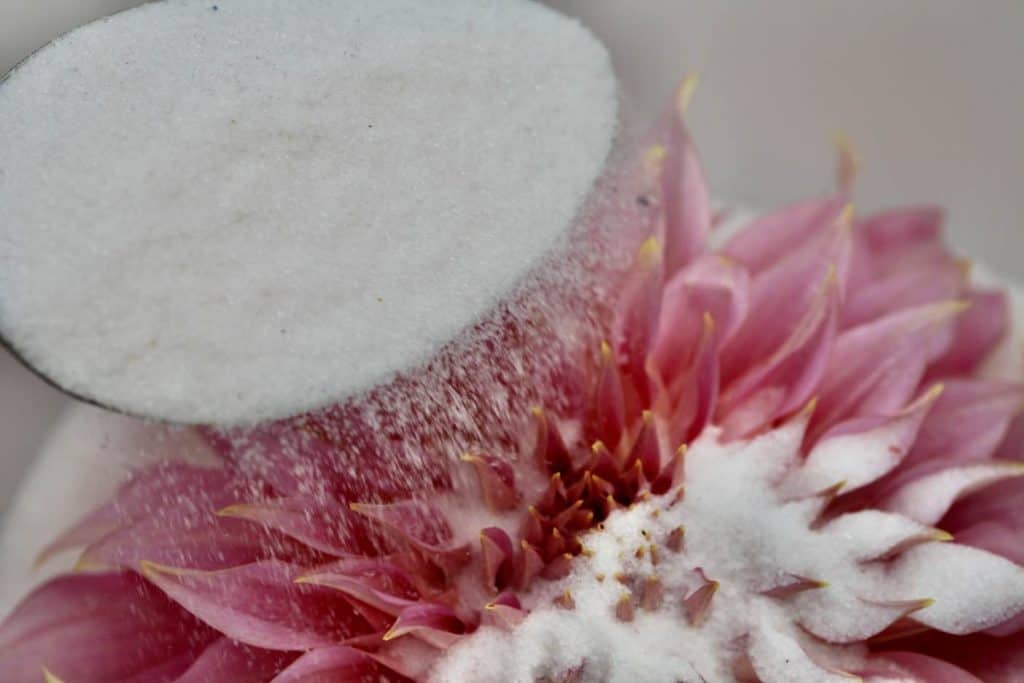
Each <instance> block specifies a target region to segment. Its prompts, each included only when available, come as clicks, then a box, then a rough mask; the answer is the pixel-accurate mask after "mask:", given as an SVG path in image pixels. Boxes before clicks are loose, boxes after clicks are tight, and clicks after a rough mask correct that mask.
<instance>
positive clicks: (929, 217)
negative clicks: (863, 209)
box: [859, 206, 943, 255]
mask: <svg viewBox="0 0 1024 683" xmlns="http://www.w3.org/2000/svg"><path fill="white" fill-rule="evenodd" d="M942 221H943V212H942V209H939V208H936V207H932V206H921V207H907V208H900V209H890V210H888V211H883V212H881V213H877V214H875V215H874V216H871V217H869V218H868V219H867V220H865V221H863V222H862V224H861V225H860V226H859V228H860V229H861V230H862V231H863V233H864V235H865V236H866V238H867V242H868V245H869V246H870V248H871V250H872V251H873V252H874V253H876V254H879V255H882V254H886V253H892V252H900V251H906V250H908V249H920V248H930V247H932V246H940V247H941V244H942Z"/></svg>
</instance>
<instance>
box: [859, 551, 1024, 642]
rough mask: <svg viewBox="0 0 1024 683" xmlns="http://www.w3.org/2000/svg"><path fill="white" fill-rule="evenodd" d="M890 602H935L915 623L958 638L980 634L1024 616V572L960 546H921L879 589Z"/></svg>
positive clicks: (897, 563)
mask: <svg viewBox="0 0 1024 683" xmlns="http://www.w3.org/2000/svg"><path fill="white" fill-rule="evenodd" d="M878 588H879V590H882V591H886V592H888V595H886V596H884V597H885V598H886V599H892V600H897V599H901V598H905V597H906V596H908V595H912V596H916V597H922V598H929V599H930V600H932V601H933V602H932V603H931V604H930V605H929V606H927V607H925V608H923V609H921V610H919V611H917V612H915V613H914V614H913V619H914V620H915V621H917V622H919V623H921V624H924V625H925V626H927V627H929V628H933V629H936V630H939V631H942V632H944V633H951V634H954V635H965V634H968V633H976V632H979V631H984V630H985V629H988V628H991V627H993V626H996V625H999V624H1002V623H1003V622H1006V621H1008V620H1009V619H1012V618H1014V617H1016V616H1018V615H1019V614H1021V613H1022V612H1024V568H1022V567H1021V566H1019V565H1017V564H1014V563H1013V562H1011V561H1010V560H1007V559H1006V558H1004V557H1000V556H998V555H994V554H992V553H989V552H985V551H984V550H978V549H977V548H971V547H968V546H965V545H960V544H958V543H925V544H922V545H916V546H914V547H912V548H910V549H908V550H906V551H905V552H903V553H901V554H900V555H899V556H897V557H896V558H895V559H893V560H892V562H891V563H890V565H889V567H888V568H887V572H886V581H884V582H882V583H881V584H880V585H879V586H878Z"/></svg>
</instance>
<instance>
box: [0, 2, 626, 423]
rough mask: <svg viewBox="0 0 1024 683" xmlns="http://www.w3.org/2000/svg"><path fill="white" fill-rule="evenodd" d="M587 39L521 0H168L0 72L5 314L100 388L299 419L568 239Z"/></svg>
mask: <svg viewBox="0 0 1024 683" xmlns="http://www.w3.org/2000/svg"><path fill="white" fill-rule="evenodd" d="M616 87H617V86H616V82H615V77H614V74H613V73H612V71H611V65H610V61H609V58H608V55H607V52H606V51H605V49H604V47H603V46H602V45H600V44H599V43H598V42H597V41H596V40H595V39H594V38H593V37H592V36H591V35H590V33H589V32H587V31H586V30H585V29H583V28H582V27H581V26H580V25H579V23H578V22H576V21H573V20H570V19H567V18H565V17H562V16H560V15H558V14H556V13H555V12H552V11H551V10H549V9H547V8H545V7H543V6H541V5H536V4H533V3H529V2H525V1H522V0H501V1H497V0H490V1H487V2H478V1H476V0H448V1H446V2H445V3H423V2H419V1H418V0H378V1H377V2H373V3H366V2H362V1H358V2H341V3H339V2H325V1H324V0H299V1H296V2H289V3H281V2H275V1H273V0H246V1H245V2H242V1H241V0H222V1H221V2H220V3H219V5H218V6H217V9H214V8H213V7H212V6H211V4H210V3H209V2H207V0H177V1H174V2H162V3H154V4H150V5H146V6H144V7H141V8H138V9H136V10H132V11H129V12H124V13H121V14H118V15H116V16H114V17H112V18H111V19H109V20H107V21H104V22H97V23H94V24H91V25H89V26H87V27H85V28H83V29H80V30H78V31H75V32H73V33H71V34H69V35H67V36H65V37H64V38H62V39H60V40H59V41H57V42H56V43H54V44H53V45H51V46H49V47H47V48H46V49H44V50H42V51H40V52H38V53H37V54H36V55H35V56H34V57H33V58H32V59H30V60H29V61H28V62H26V63H25V64H24V65H22V66H21V67H19V68H18V69H16V70H15V71H14V72H13V73H12V75H11V76H10V78H9V79H8V80H7V81H6V82H5V83H3V84H2V85H0V149H2V150H3V153H2V155H0V159H2V162H0V226H2V227H0V329H3V331H4V333H5V335H6V336H7V338H8V339H9V340H10V341H11V342H12V343H13V346H14V347H15V348H16V349H18V350H19V351H20V352H21V353H22V354H23V355H24V356H25V357H26V358H27V359H28V360H29V362H30V363H31V364H32V365H33V366H35V367H37V368H39V369H40V370H42V371H43V373H44V374H45V375H47V376H49V377H51V378H53V379H54V380H55V381H56V382H57V383H58V384H60V385H61V386H63V387H65V388H67V389H69V390H70V391H72V392H73V393H76V394H78V395H82V396H86V397H89V398H92V399H95V400H97V401H98V402H99V403H101V404H103V405H109V406H114V407H117V408H120V409H122V410H125V411H128V412H131V413H135V414H141V415H147V416H152V417H158V418H161V419H169V420H174V421H179V422H199V423H211V422H212V423H218V424H232V423H239V422H255V421H258V420H262V419H267V418H278V417H285V416H290V415H295V414H298V413H301V412H304V411H306V410H309V409H311V408H315V407H320V406H324V405H329V404H332V403H336V402H337V401H338V400H340V399H342V398H345V397H347V396H350V395H352V394H354V393H357V392H359V391H361V390H363V389H366V388H369V387H371V386H373V385H375V384H377V383H380V382H381V381H383V380H386V379H387V378H388V377H389V376H390V375H391V374H392V373H394V372H396V371H401V370H406V369H408V368H411V367H413V366H415V365H418V364H419V363H421V362H423V361H425V360H427V359H428V358H429V357H430V356H431V355H433V352H435V351H436V350H437V349H438V348H439V347H440V346H441V345H442V344H444V343H445V342H447V341H449V340H451V339H452V338H453V337H454V336H455V335H456V334H457V333H458V332H459V331H460V330H462V329H463V328H465V327H466V326H467V325H469V324H470V323H472V322H474V321H475V320H476V319H477V318H478V317H479V316H480V315H481V314H483V313H484V312H485V311H487V310H488V309H489V308H490V307H492V306H493V305H494V303H496V302H497V301H498V300H500V299H501V298H503V297H504V296H507V295H508V294H509V292H511V291H512V289H513V288H514V287H515V285H517V284H518V283H519V282H520V280H521V279H522V278H523V276H524V275H525V274H526V273H527V272H528V270H529V269H530V268H531V267H532V266H534V265H536V264H538V263H539V262H540V261H541V260H542V259H543V257H544V255H545V254H547V253H549V252H550V251H551V250H552V248H553V247H554V245H555V244H557V243H558V241H559V240H560V239H562V238H563V237H564V236H565V235H566V234H567V233H568V232H569V229H570V226H571V225H572V224H573V220H574V218H575V216H576V214H577V211H578V210H579V209H580V208H581V206H582V203H583V200H584V199H585V198H586V196H587V195H588V194H589V192H590V190H591V187H592V185H593V183H594V181H595V180H596V178H597V177H598V175H600V173H601V172H602V170H603V168H604V164H605V161H606V159H607V157H608V155H609V152H610V150H611V146H612V141H613V139H614V137H615V135H616V131H617V92H616Z"/></svg>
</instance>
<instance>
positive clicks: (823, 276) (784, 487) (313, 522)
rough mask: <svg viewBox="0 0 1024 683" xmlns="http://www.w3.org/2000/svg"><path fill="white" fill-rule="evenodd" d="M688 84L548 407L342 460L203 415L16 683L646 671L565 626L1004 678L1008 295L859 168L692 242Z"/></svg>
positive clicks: (734, 650) (1011, 449)
mask: <svg viewBox="0 0 1024 683" xmlns="http://www.w3.org/2000/svg"><path fill="white" fill-rule="evenodd" d="M691 90H692V82H690V81H687V83H685V84H684V87H683V89H682V90H681V92H680V95H679V98H678V101H677V102H676V103H675V106H674V107H673V108H672V110H671V111H670V112H669V113H668V114H666V116H665V118H664V120H663V121H662V122H661V124H660V125H659V126H658V128H657V129H656V130H655V132H654V133H653V134H652V144H651V145H650V146H649V147H648V148H647V151H646V152H645V153H644V154H643V155H642V158H640V159H639V160H638V162H637V165H636V170H635V174H636V177H637V178H639V181H638V182H639V183H640V184H641V185H642V186H643V187H644V192H643V194H641V196H639V197H637V202H638V205H639V206H641V207H642V208H643V213H642V214H641V215H642V216H644V220H648V221H649V226H648V229H647V232H648V234H649V239H648V240H647V241H646V242H644V243H643V244H642V245H641V246H640V248H639V250H638V253H637V256H636V259H635V264H634V265H633V267H632V268H631V269H629V270H628V272H627V273H626V275H625V277H623V278H622V279H621V281H616V282H614V283H612V284H614V288H613V291H614V295H613V296H612V298H611V300H610V301H609V302H608V304H609V310H610V315H609V319H608V320H607V321H606V322H607V324H606V327H607V330H608V342H606V343H604V344H602V345H601V347H600V348H599V349H590V350H589V353H583V354H582V356H583V357H584V358H585V360H583V361H581V363H580V366H579V367H576V368H570V369H569V371H567V372H566V373H565V376H566V378H569V379H565V380H564V385H563V384H559V385H558V386H555V387H553V388H550V389H549V390H548V393H551V394H554V395H556V398H557V397H561V398H563V399H565V400H563V401H560V402H559V403H560V407H559V409H557V410H552V409H549V408H547V407H538V408H536V409H535V410H534V411H532V414H528V415H514V416H511V417H509V420H511V421H512V424H510V425H505V426H504V427H503V428H502V430H498V431H502V432H507V433H512V434H517V435H520V436H521V438H520V439H518V440H516V439H511V440H508V439H506V440H505V441H504V442H501V443H495V444H489V445H488V446H487V447H486V448H485V447H481V446H480V445H479V444H476V443H472V442H468V443H467V444H466V449H467V451H466V454H465V455H464V456H463V457H462V459H461V461H460V462H459V463H451V462H449V461H448V459H447V458H445V457H442V456H436V457H431V455H430V449H429V446H430V444H429V443H424V444H408V443H405V444H403V447H404V448H406V449H411V448H413V447H414V446H416V445H419V446H420V447H421V449H422V450H420V451H418V452H417V453H416V454H415V455H417V456H418V457H413V455H410V454H409V453H406V455H405V457H404V459H402V460H401V461H396V459H395V458H394V457H391V456H390V455H389V456H388V457H383V455H381V454H378V453H374V452H365V453H362V454H361V457H360V459H359V461H358V462H348V461H344V460H343V459H340V458H339V456H338V449H337V445H336V443H335V442H336V441H337V439H338V438H340V437H339V435H340V434H343V433H346V432H345V425H344V422H343V420H344V419H345V415H346V412H345V407H344V406H342V407H337V408H334V409H328V410H325V411H322V412H320V413H316V414H311V415H308V416H304V417H302V418H298V419H295V420H290V421H286V422H281V423H275V424H270V425H264V426H261V427H259V428H256V429H252V430H246V431H237V430H236V431H235V432H232V433H227V434H225V433H216V432H213V431H208V432H206V433H205V434H206V436H207V438H209V439H210V440H211V441H212V442H213V443H214V444H215V445H216V446H217V447H218V448H219V450H220V452H221V455H222V459H223V462H222V465H221V466H220V467H219V468H203V467H199V466H197V465H189V464H183V463H172V462H165V463H160V464H157V465H154V466H150V467H147V468H145V469H143V470H142V471H140V472H138V473H137V474H136V475H135V476H134V477H133V478H132V480H131V481H129V482H128V483H126V484H125V485H124V486H123V487H122V488H121V490H120V492H119V493H118V494H117V496H116V497H115V499H114V500H113V501H111V502H110V503H109V504H107V505H106V506H104V507H103V508H101V509H99V510H97V511H96V512H94V513H92V514H91V515H89V516H88V517H87V518H85V519H84V520H82V521H81V522H80V523H79V524H78V525H77V526H75V527H73V528H72V529H70V530H69V531H68V532H67V533H65V534H64V535H63V536H61V537H60V538H59V539H57V540H55V541H54V543H53V544H52V546H51V548H50V550H49V551H48V553H47V554H49V553H50V552H56V551H59V550H62V549H65V548H69V547H83V548H84V550H83V551H82V555H81V560H80V563H79V569H80V571H78V572H76V573H74V574H70V575H67V576H63V577H60V578H58V579H55V580H53V581H51V582H49V583H47V584H46V585H44V586H42V587H40V588H39V589H37V590H36V591H35V592H33V593H32V594H31V595H29V596H28V597H27V598H25V600H24V601H23V602H22V603H21V605H20V606H19V607H17V608H16V609H15V610H14V612H13V613H12V614H11V615H10V616H9V617H7V619H6V621H5V622H4V623H3V625H2V626H0V679H2V680H4V681H32V680H43V679H44V676H45V678H46V679H47V680H63V681H67V683H77V682H78V681H88V682H90V683H93V682H96V683H99V682H102V681H140V682H141V681H179V682H182V683H184V682H192V681H211V680H230V681H237V680H261V681H270V680H273V681H277V682H279V683H285V682H292V681H314V680H378V677H379V679H381V680H407V679H413V680H419V679H425V678H427V677H428V676H430V675H431V672H433V675H434V676H440V677H441V678H440V680H471V678H467V676H468V677H476V678H477V679H479V680H501V672H504V675H505V676H506V677H507V679H514V678H515V676H513V675H512V667H515V666H517V665H522V666H526V665H529V666H531V667H533V668H532V669H530V670H531V671H533V672H534V674H533V675H536V676H539V677H545V676H546V677H547V678H546V679H544V680H561V681H572V680H605V679H606V680H615V679H616V678H617V677H624V676H626V675H628V674H629V673H630V671H632V672H633V675H634V678H635V675H636V674H635V671H637V670H638V669H635V668H634V669H630V668H629V667H631V666H634V667H635V666H640V664H638V663H636V662H633V659H635V655H636V652H637V651H638V647H637V646H636V645H635V643H633V642H626V643H623V644H617V643H616V642H614V637H613V639H612V640H609V641H607V642H606V643H605V645H606V646H607V647H609V648H611V650H612V656H611V657H606V656H604V655H606V654H607V652H602V651H599V649H598V648H597V647H595V646H592V645H587V644H586V643H584V644H582V645H581V644H580V643H579V642H577V641H573V642H572V643H569V642H568V641H566V643H561V641H559V643H560V644H559V647H556V648H553V649H554V650H558V652H554V653H552V652H550V651H544V652H541V649H542V648H541V649H538V648H537V647H534V646H535V645H536V643H535V642H533V641H531V640H530V639H531V638H533V635H532V634H535V633H538V632H544V633H547V634H549V636H551V637H553V638H556V639H557V638H558V637H559V634H561V633H562V632H563V631H560V630H559V629H563V630H565V629H568V630H573V629H575V630H581V629H583V630H587V629H590V630H592V631H593V632H594V633H595V634H597V633H600V634H605V635H608V634H612V636H615V634H618V633H630V634H633V635H638V634H639V635H638V637H642V638H646V640H644V642H643V648H645V652H646V651H650V652H651V653H660V654H659V655H658V656H659V657H662V659H663V662H662V664H663V665H664V668H663V669H661V670H662V671H671V672H672V674H671V675H672V676H673V678H672V679H671V680H675V679H676V678H678V679H681V680H701V679H704V680H728V679H730V678H731V679H735V680H763V681H801V680H808V681H824V680H842V679H849V678H851V677H852V678H856V677H860V678H862V679H865V680H878V681H881V680H917V681H976V680H986V681H1000V680H1006V681H1009V680H1013V679H1014V678H1015V677H1016V676H1018V675H1020V672H1021V671H1024V659H1022V658H1021V657H1022V656H1021V653H1022V652H1024V630H1022V629H1024V568H1022V567H1021V563H1024V541H1022V538H1024V535H1022V532H1024V479H1022V478H1020V475H1021V474H1024V466H1022V464H1021V461H1022V460H1024V452H1022V451H1021V445H1022V443H1024V442H1022V441H1021V438H1020V437H1021V435H1022V431H1021V430H1024V420H1021V419H1020V418H1019V410H1020V407H1021V404H1022V400H1024V387H1022V386H1020V385H1018V384H1012V383H1008V382H1001V381H992V380H985V379H980V378H979V377H978V376H976V371H977V369H978V367H979V365H980V363H981V362H982V361H983V360H984V359H985V358H986V356H987V355H988V354H989V352H990V351H991V350H992V349H993V348H994V346H995V345H996V343H997V342H998V341H999V340H1000V338H1001V337H1002V336H1003V334H1004V332H1005V329H1006V326H1007V311H1006V301H1005V299H1004V296H1003V295H1002V294H1000V293H997V292H988V291H981V290H976V289H974V288H972V287H971V286H970V285H969V284H968V281H967V273H966V271H965V268H964V267H963V265H962V263H961V262H959V261H958V260H957V259H956V258H955V257H953V256H952V255H951V254H950V253H949V252H948V251H947V250H946V249H945V248H944V247H943V245H942V243H941V236H940V224H941V220H942V218H941V214H940V213H939V212H938V211H935V210H933V209H929V208H911V209H901V210H895V211H890V212H886V213H882V214H878V215H875V216H871V217H867V218H859V217H856V216H855V214H854V211H853V209H852V205H851V204H850V200H849V196H848V194H849V182H850V181H851V180H852V171H851V169H852V166H851V164H850V161H851V157H849V156H844V157H843V160H842V162H841V165H840V166H841V173H840V176H841V180H842V182H841V188H840V190H839V191H838V192H837V193H836V194H835V195H834V196H829V197H825V198H821V199H815V200H810V201H806V202H802V203H799V204H795V205H792V206H788V207H784V208H782V209H780V210H778V211H775V212H773V213H770V214H767V215H764V216H761V217H759V218H758V219H756V220H755V221H753V222H752V223H751V224H750V225H749V226H748V227H747V228H746V229H744V230H743V231H742V232H740V233H738V234H737V235H735V236H733V237H732V238H731V239H728V240H727V241H725V243H724V245H723V246H722V247H721V248H718V249H711V248H709V246H708V241H709V239H710V237H711V236H713V231H714V230H715V224H716V222H717V221H716V218H715V217H714V216H713V215H712V212H711V210H710V208H709V201H708V190H707V185H706V183H705V181H704V178H703V175H702V171H701V168H700V164H699V162H698V159H697V154H696V151H695V149H694V147H693V144H692V141H691V139H690V137H689V135H688V133H687V132H686V130H685V128H684V126H683V121H682V110H683V109H685V104H686V100H687V99H688V98H689V95H690V93H691ZM513 336H514V335H513ZM574 377H578V378H581V379H580V380H579V381H578V382H576V383H574V382H573V380H572V379H571V378H574ZM577 397H578V398H579V400H576V399H577ZM574 406H575V407H574ZM424 419H429V416H424ZM379 428H380V429H382V430H387V429H389V426H388V425H387V424H382V425H380V426H379ZM483 431H487V430H486V429H484V430H483ZM595 615H597V616H596V617H595ZM624 624H626V625H628V626H623V625H624ZM544 629H548V630H546V631H545V630H544ZM615 629H619V630H618V631H616V630H615ZM593 642H597V641H593ZM503 643H504V644H505V645H506V646H507V647H505V648H504V650H503V648H502V647H501V644H503ZM617 647H619V648H621V650H619V649H616V648H617ZM629 648H632V649H631V650H630V649H629ZM548 649H549V650H551V649H552V648H548ZM510 652H511V653H514V654H515V657H512V658H510V656H509V653H510ZM538 653H540V654H538ZM631 653H632V654H631ZM620 655H621V656H620ZM651 656H654V655H653V654H652V655H651ZM631 657H632V659H631ZM648 665H650V663H649V662H648V663H645V664H644V666H648ZM672 667H675V668H674V669H673V668H672ZM666 675H667V674H666ZM445 676H447V678H445Z"/></svg>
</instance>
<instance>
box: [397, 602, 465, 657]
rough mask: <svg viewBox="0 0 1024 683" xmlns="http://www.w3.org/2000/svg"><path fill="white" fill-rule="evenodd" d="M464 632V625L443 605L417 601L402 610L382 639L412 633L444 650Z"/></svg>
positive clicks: (452, 611)
mask: <svg viewBox="0 0 1024 683" xmlns="http://www.w3.org/2000/svg"><path fill="white" fill-rule="evenodd" d="M465 632H466V625H465V624H464V623H463V622H462V620H461V619H459V617H458V616H457V615H456V614H455V611H454V610H452V608H450V607H446V606H445V605H435V604H432V603H418V604H415V605H410V606H409V607H406V608H405V609H404V610H402V613H401V614H400V615H399V616H398V619H397V620H396V621H395V623H394V625H393V626H392V627H391V629H390V630H388V632H387V633H385V634H384V640H385V641H388V640H393V639H395V638H401V637H402V636H406V635H414V636H415V637H417V638H419V639H420V640H422V641H423V642H425V643H427V644H429V645H433V646H434V647H436V648H439V649H442V650H446V649H448V648H449V647H451V646H452V645H454V644H455V643H456V642H458V640H459V637H460V636H461V635H462V634H464V633H465Z"/></svg>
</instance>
